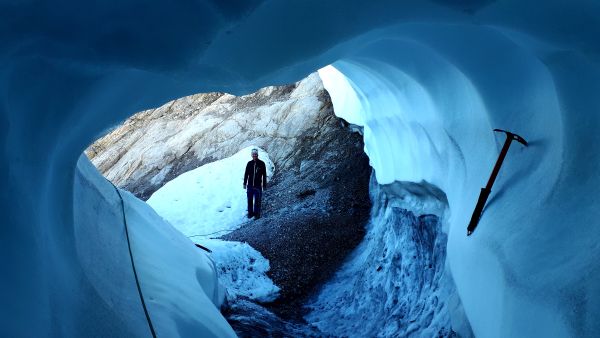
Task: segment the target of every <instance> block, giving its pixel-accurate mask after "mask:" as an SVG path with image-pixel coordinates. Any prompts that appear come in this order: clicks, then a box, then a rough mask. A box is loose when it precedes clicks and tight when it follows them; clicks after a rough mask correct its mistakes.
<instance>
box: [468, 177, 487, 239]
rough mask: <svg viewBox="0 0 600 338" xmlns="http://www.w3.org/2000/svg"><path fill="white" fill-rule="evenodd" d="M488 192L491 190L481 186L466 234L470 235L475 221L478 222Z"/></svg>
mask: <svg viewBox="0 0 600 338" xmlns="http://www.w3.org/2000/svg"><path fill="white" fill-rule="evenodd" d="M490 192H491V190H488V189H487V188H481V192H480V193H479V199H477V205H475V210H473V215H472V216H471V221H470V222H469V226H468V227H467V236H470V235H471V234H472V233H473V231H475V228H476V227H477V223H479V218H480V217H481V213H482V212H483V207H484V206H485V202H487V199H488V197H489V196H490Z"/></svg>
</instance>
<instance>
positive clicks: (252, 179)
mask: <svg viewBox="0 0 600 338" xmlns="http://www.w3.org/2000/svg"><path fill="white" fill-rule="evenodd" d="M251 155H252V161H250V162H248V164H246V171H245V172H244V189H245V190H246V195H247V196H248V218H252V217H254V219H259V218H260V200H261V198H262V192H263V189H267V166H266V165H265V162H263V161H261V160H259V159H258V149H256V148H254V149H252V152H251Z"/></svg>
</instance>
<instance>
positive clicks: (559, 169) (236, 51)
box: [0, 0, 600, 337]
mask: <svg viewBox="0 0 600 338" xmlns="http://www.w3.org/2000/svg"><path fill="white" fill-rule="evenodd" d="M0 9H1V10H0V13H1V14H0V19H1V20H0V26H1V27H2V28H1V29H0V32H1V35H0V41H2V46H3V48H2V49H1V50H2V51H1V52H0V61H1V63H0V64H1V66H0V95H1V97H2V99H1V100H0V102H1V103H0V164H1V165H0V180H1V182H2V189H1V191H0V204H1V206H2V210H3V221H2V227H1V228H0V229H1V230H0V240H1V241H2V245H1V246H0V253H1V255H0V257H2V278H1V279H0V289H1V290H2V291H1V292H2V304H3V306H2V307H1V308H2V309H1V310H0V311H1V312H0V314H1V315H0V318H2V323H1V325H0V327H1V329H0V330H1V332H2V335H6V336H33V335H38V334H39V333H42V334H43V335H49V336H83V335H85V336H90V335H94V334H96V335H99V336H102V335H106V334H111V335H113V336H119V335H121V336H127V335H131V334H134V335H146V334H148V331H147V330H148V327H147V325H146V324H145V319H144V314H143V312H142V310H141V304H140V303H139V297H137V295H136V293H135V291H136V290H135V283H134V281H133V276H131V268H130V266H128V265H126V264H125V263H126V262H127V261H126V260H127V259H129V257H128V256H127V255H126V254H127V251H126V250H127V249H126V247H125V246H124V245H125V243H124V242H123V237H121V236H122V235H123V231H124V230H123V224H122V222H121V218H120V217H121V216H119V215H120V213H121V205H120V202H119V200H118V196H117V195H116V193H111V190H110V189H109V188H112V187H111V186H110V185H107V184H108V183H106V182H104V181H102V179H101V178H100V177H99V174H98V173H97V172H95V171H94V169H93V168H91V167H90V165H89V163H87V161H86V160H85V159H83V158H82V159H80V154H81V152H82V151H83V149H84V148H85V147H86V146H87V145H88V144H89V143H90V142H91V141H92V140H93V139H94V138H95V137H97V136H99V135H100V134H101V133H102V132H103V131H104V130H106V129H107V128H110V127H111V126H113V125H114V124H116V123H117V122H118V121H120V120H122V119H124V118H125V117H127V116H129V115H131V114H133V113H135V112H136V111H140V110H142V109H147V108H150V107H153V106H157V105H159V104H162V103H164V102H166V101H168V100H171V99H174V98H177V97H181V96H184V95H188V94H192V93H196V92H208V91H226V92H231V93H234V94H242V93H248V92H250V91H253V90H256V89H258V88H260V87H262V86H264V85H275V84H283V83H290V82H292V81H295V80H298V79H299V78H301V77H302V76H305V75H307V74H309V73H310V72H312V71H315V70H317V69H321V68H323V67H325V66H327V65H330V64H331V65H332V68H325V69H324V70H322V71H321V76H322V78H323V81H324V83H325V86H326V88H327V89H328V91H329V92H330V94H331V96H332V100H333V103H334V106H335V109H336V113H338V114H339V115H341V116H344V117H345V118H346V119H347V120H348V121H349V122H351V123H355V124H359V125H362V126H363V127H364V137H365V151H366V152H367V154H368V155H369V158H370V161H371V165H372V166H373V168H374V170H375V172H376V177H377V181H378V182H379V183H381V184H386V183H391V182H393V181H411V182H421V181H426V182H428V183H430V184H433V185H435V186H437V187H439V188H440V189H442V190H443V191H444V192H445V193H446V196H447V199H448V205H449V210H448V215H447V218H446V219H445V220H444V222H445V223H444V224H445V227H446V231H447V233H448V243H447V262H448V267H449V271H450V272H451V274H452V277H453V279H454V281H455V283H456V289H457V292H458V295H459V297H460V299H461V301H462V304H463V306H464V310H465V313H466V317H467V319H468V320H469V323H470V325H471V327H472V329H473V332H474V333H475V335H476V336H484V337H486V336H489V337H505V336H565V337H567V336H598V335H600V324H599V322H598V320H597V313H599V312H600V264H599V263H598V257H599V256H600V244H599V243H600V242H599V241H598V239H599V238H600V226H598V219H599V216H600V214H599V213H600V211H599V210H600V208H599V206H600V205H599V204H600V200H599V199H598V187H599V186H600V175H598V169H600V157H599V156H598V154H599V153H600V149H599V144H600V143H599V141H600V136H599V134H598V133H597V130H596V129H597V128H598V127H599V126H600V114H599V113H598V112H599V111H600V100H599V99H598V95H597V94H598V93H599V92H600V69H599V65H600V63H599V61H600V42H598V41H599V40H598V36H600V20H598V19H597V18H598V15H600V6H599V5H598V4H597V3H595V2H593V1H571V2H568V3H567V2H564V1H545V2H543V3H540V2H537V1H461V2H450V1H442V0H437V1H414V2H401V3H400V2H397V1H377V2H368V3H366V2H361V1H327V2H323V1H298V2H277V1H249V2H239V3H235V4H234V3H229V2H227V3H225V2H216V1H215V2H211V1H198V2H193V3H190V2H179V3H173V4H169V5H167V4H162V5H161V4H147V3H143V4H142V3H141V2H139V1H128V2H125V3H120V4H119V5H118V6H117V5H112V4H108V3H98V4H91V5H90V4H82V3H77V2H69V1H64V2H62V3H60V4H53V5H45V4H41V3H30V2H23V3H18V2H7V3H3V4H1V5H0ZM159 23H160V24H159ZM493 128H502V129H507V130H511V131H513V132H515V133H518V134H519V135H521V136H523V137H524V138H526V139H527V140H528V141H529V143H530V145H529V146H528V147H527V148H523V147H522V146H520V145H518V144H514V145H513V146H512V147H511V150H510V152H509V154H508V157H507V160H506V162H505V164H504V166H503V168H502V172H501V176H500V177H499V178H498V181H497V182H496V184H495V186H494V191H493V192H492V195H491V196H490V201H489V203H488V206H487V207H486V210H485V213H484V216H483V217H482V219H481V222H480V224H479V227H478V228H477V230H476V232H475V234H474V235H473V237H466V236H465V232H466V229H465V228H466V224H467V223H468V220H469V217H470V215H471V212H472V208H473V207H474V204H475V202H476V199H477V195H478V193H479V189H480V188H481V187H482V186H483V185H484V184H485V182H486V180H487V177H488V175H489V172H490V170H491V167H492V166H493V164H494V161H495V159H496V157H497V155H498V151H499V147H500V145H501V143H502V142H503V138H502V136H501V135H494V133H492V131H491V130H492V129H493ZM113 191H114V190H113ZM99 196H100V197H99ZM137 203H138V202H136V201H135V200H133V199H131V198H128V197H127V194H125V204H126V208H125V209H127V210H130V211H131V212H132V213H133V214H132V222H133V223H132V224H133V229H136V227H138V229H139V228H142V229H146V228H148V229H155V230H156V236H154V237H153V238H155V239H156V241H157V242H156V243H153V242H149V243H145V245H144V244H141V243H144V242H143V241H138V243H140V244H139V245H138V247H137V252H138V253H140V254H139V255H138V256H139V257H151V258H153V259H152V260H142V261H140V263H139V265H140V271H139V273H140V279H141V280H142V281H144V280H146V284H143V283H142V290H143V291H146V293H147V295H148V296H149V298H150V297H151V298H153V299H152V300H150V301H149V302H148V303H149V304H147V305H148V309H149V310H150V314H151V315H153V316H155V317H156V318H157V320H156V326H157V327H156V331H157V333H158V334H159V335H164V336H172V335H181V336H185V335H186V334H189V333H190V332H203V333H205V334H206V335H207V336H208V335H214V336H222V335H228V334H229V335H232V334H233V331H231V328H230V327H229V326H228V324H227V323H226V322H225V321H224V319H223V318H222V317H220V315H219V314H218V311H217V309H216V308H217V306H218V304H219V302H220V300H219V298H220V297H221V296H219V293H218V292H217V291H218V286H217V284H216V280H215V279H214V276H213V275H211V272H210V268H209V266H210V264H209V262H208V258H198V257H199V255H201V254H200V253H198V251H196V250H192V249H195V248H193V247H190V246H189V245H184V244H182V243H183V239H181V238H180V237H178V236H179V234H176V233H171V232H169V231H168V230H165V229H164V228H152V226H153V225H154V226H156V223H155V221H154V219H155V216H156V215H153V214H152V212H151V211H149V210H145V209H144V208H145V206H139V205H137ZM128 208H129V209H128ZM134 210H138V211H137V212H134ZM139 210H145V211H139ZM135 215H137V216H135ZM110 220H112V221H110ZM92 229H95V230H93V231H97V232H98V233H97V234H95V235H93V236H92V234H91V233H89V232H90V231H92ZM133 231H134V232H135V230H133ZM133 235H134V236H135V234H133ZM99 236H100V237H101V238H104V239H105V240H106V242H100V241H95V240H93V239H96V238H98V237H99ZM142 239H143V238H142ZM178 241H181V242H178ZM158 242H161V243H163V242H165V243H166V242H169V243H179V244H180V245H173V250H175V252H176V253H173V255H175V256H177V255H180V257H179V258H177V261H185V260H188V259H189V260H190V261H191V260H194V261H195V262H196V263H195V264H197V266H196V268H197V270H196V271H195V272H194V275H193V276H190V274H191V272H189V274H188V272H187V269H191V267H190V266H187V265H186V266H181V265H177V264H175V265H173V264H168V262H169V259H171V258H168V257H171V256H169V255H157V254H156V253H154V254H152V253H151V252H152V250H153V249H152V248H153V247H155V244H157V243H158ZM102 243H104V244H102ZM109 243H112V244H109ZM116 248H119V249H118V250H117V249H116ZM133 249H134V250H135V249H136V246H135V245H134V247H133ZM191 255H194V257H193V258H191V257H192V256H191ZM186 257H187V258H186ZM205 263H206V264H205ZM161 267H163V268H164V269H167V267H169V268H168V269H173V270H167V271H168V272H166V273H162V274H160V273H156V271H162V270H160V269H162V268H161ZM98 269H100V270H98ZM177 271H178V273H181V274H182V275H184V276H186V277H185V278H183V280H184V281H182V283H183V284H181V285H176V284H173V285H172V286H173V287H172V288H169V291H168V292H167V291H165V290H163V289H162V287H163V286H165V285H171V284H169V282H168V278H167V277H168V275H169V272H173V273H174V272H177ZM192 277H193V278H192ZM126 289H129V290H130V291H132V292H131V293H130V292H125V291H124V290H126ZM190 290H195V291H190ZM188 292H192V293H193V294H194V295H195V297H197V298H196V299H202V302H204V303H203V304H205V305H207V306H204V307H202V308H201V309H200V308H196V306H197V305H194V304H196V303H194V302H185V301H183V300H182V299H183V298H181V297H182V293H188ZM136 297H137V298H136ZM221 298H222V297H221ZM174 299H180V300H182V301H181V302H173V300H174ZM209 303H210V304H212V305H210V304H209ZM208 305H210V306H208Z"/></svg>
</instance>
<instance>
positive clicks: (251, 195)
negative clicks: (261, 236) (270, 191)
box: [246, 186, 262, 217]
mask: <svg viewBox="0 0 600 338" xmlns="http://www.w3.org/2000/svg"><path fill="white" fill-rule="evenodd" d="M246 195H247V196H248V216H259V217H260V199H261V197H262V189H261V188H256V187H250V186H248V189H247V190H246Z"/></svg>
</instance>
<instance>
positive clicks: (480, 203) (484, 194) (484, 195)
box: [467, 129, 527, 236]
mask: <svg viewBox="0 0 600 338" xmlns="http://www.w3.org/2000/svg"><path fill="white" fill-rule="evenodd" d="M494 131H498V132H503V133H505V134H506V141H504V146H502V150H501V151H500V155H499V156H498V160H497V161H496V165H495V166H494V170H492V175H490V179H489V180H488V182H487V185H486V186H485V188H482V189H481V193H480V194H479V199H478V200H477V205H476V206H475V210H473V216H471V221H470V222H469V226H468V227H467V236H471V234H472V233H473V231H475V228H476V227H477V223H479V218H481V213H482V212H483V207H484V206H485V202H487V199H488V197H489V196H490V193H491V192H492V185H494V181H495V180H496V176H498V172H500V167H501V166H502V162H503V161H504V158H505V157H506V154H507V153H508V148H509V147H510V143H511V142H512V141H513V140H516V141H518V142H520V143H522V144H523V145H524V146H526V147H527V141H525V139H524V138H522V137H521V136H519V135H517V134H513V133H511V132H510V131H506V130H502V129H494Z"/></svg>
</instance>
